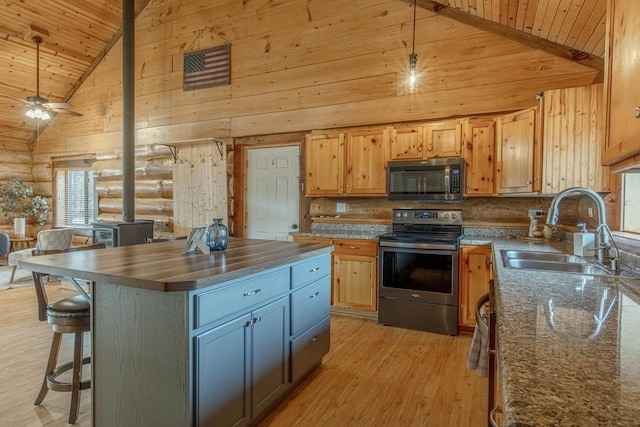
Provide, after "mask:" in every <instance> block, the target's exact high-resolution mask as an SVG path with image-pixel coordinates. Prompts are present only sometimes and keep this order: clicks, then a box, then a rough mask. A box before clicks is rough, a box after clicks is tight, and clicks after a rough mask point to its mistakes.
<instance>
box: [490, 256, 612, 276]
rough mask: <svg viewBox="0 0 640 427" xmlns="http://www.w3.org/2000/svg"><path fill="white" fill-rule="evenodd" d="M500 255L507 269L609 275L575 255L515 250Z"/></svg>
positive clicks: (603, 269)
mask: <svg viewBox="0 0 640 427" xmlns="http://www.w3.org/2000/svg"><path fill="white" fill-rule="evenodd" d="M501 253H502V260H503V262H504V266H505V267H507V268H518V269H526V270H541V271H553V272H558V273H573V274H584V275H589V276H609V275H611V273H610V272H609V271H608V270H607V269H606V268H604V267H601V266H599V265H596V264H591V263H589V262H588V261H587V260H585V259H583V258H580V257H578V256H575V255H569V254H561V253H555V252H536V251H516V250H511V251H506V250H503V251H501Z"/></svg>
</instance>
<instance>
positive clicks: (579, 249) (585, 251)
mask: <svg viewBox="0 0 640 427" xmlns="http://www.w3.org/2000/svg"><path fill="white" fill-rule="evenodd" d="M578 227H580V228H581V229H582V230H581V231H580V232H579V233H574V234H573V254H574V255H577V256H593V241H594V240H595V237H596V236H595V234H593V233H587V226H586V224H583V223H580V224H578Z"/></svg>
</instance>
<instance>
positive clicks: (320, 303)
mask: <svg viewBox="0 0 640 427" xmlns="http://www.w3.org/2000/svg"><path fill="white" fill-rule="evenodd" d="M330 305H331V277H330V276H326V277H323V278H322V279H320V280H318V281H316V282H314V283H312V284H310V285H309V286H306V287H304V288H302V289H300V290H298V291H295V292H294V293H292V294H291V336H295V335H297V334H298V333H300V332H302V331H303V330H305V329H307V328H308V327H309V326H311V325H312V324H313V322H316V321H317V320H318V319H321V318H323V317H325V316H328V315H329V306H330Z"/></svg>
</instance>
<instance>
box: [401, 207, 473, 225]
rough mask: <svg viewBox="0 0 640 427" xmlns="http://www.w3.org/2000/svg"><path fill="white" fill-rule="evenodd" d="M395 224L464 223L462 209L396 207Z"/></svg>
mask: <svg viewBox="0 0 640 427" xmlns="http://www.w3.org/2000/svg"><path fill="white" fill-rule="evenodd" d="M392 223H393V224H462V211H461V210H449V209H394V210H393V218H392Z"/></svg>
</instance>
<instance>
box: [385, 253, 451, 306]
mask: <svg viewBox="0 0 640 427" xmlns="http://www.w3.org/2000/svg"><path fill="white" fill-rule="evenodd" d="M378 260H379V261H378V283H379V286H380V298H394V299H402V300H411V301H414V302H423V303H429V304H440V305H449V306H456V307H457V305H458V251H457V250H439V249H411V248H395V247H385V246H380V250H379V258H378Z"/></svg>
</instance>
